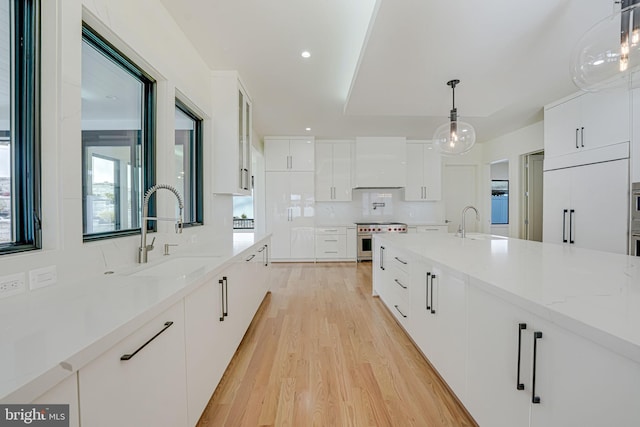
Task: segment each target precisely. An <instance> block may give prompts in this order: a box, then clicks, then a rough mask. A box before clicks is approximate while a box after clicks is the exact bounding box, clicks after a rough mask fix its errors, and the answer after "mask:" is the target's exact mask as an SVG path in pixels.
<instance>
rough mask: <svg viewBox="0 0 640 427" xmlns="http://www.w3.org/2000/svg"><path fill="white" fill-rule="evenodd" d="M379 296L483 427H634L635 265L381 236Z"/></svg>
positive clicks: (485, 239)
mask: <svg viewBox="0 0 640 427" xmlns="http://www.w3.org/2000/svg"><path fill="white" fill-rule="evenodd" d="M374 250H375V253H374V267H373V268H374V283H373V292H374V294H377V295H379V296H380V298H381V299H382V301H383V302H384V303H385V305H386V306H387V307H388V308H389V311H390V312H391V313H393V315H394V316H395V317H396V319H397V320H398V322H399V323H400V324H401V325H402V326H403V328H404V329H405V330H406V332H407V333H408V334H409V335H410V336H411V338H412V339H413V341H414V343H415V344H416V346H417V347H418V348H419V349H420V350H421V351H422V353H423V354H424V355H425V356H426V357H427V359H428V360H429V361H430V362H431V363H432V365H434V367H435V368H436V369H437V370H438V372H439V373H440V375H441V376H442V377H443V378H444V380H445V381H446V382H447V383H448V384H449V386H450V387H451V389H452V390H453V391H454V393H455V394H456V395H457V396H458V398H459V399H460V400H461V402H462V403H463V404H464V405H465V407H466V408H467V409H468V410H469V412H470V413H471V415H472V416H473V417H474V418H475V419H476V420H477V421H478V423H479V424H480V425H481V426H484V425H486V426H492V427H493V426H505V427H506V426H510V427H513V426H521V425H523V426H525V425H526V426H529V425H531V426H563V427H565V426H574V425H575V426H600V425H616V426H635V425H637V422H638V421H637V420H638V419H640V409H639V408H638V405H637V402H638V401H640V328H638V326H639V325H640V258H636V257H629V256H623V255H617V254H610V253H605V252H599V251H592V250H586V249H580V248H575V247H568V246H562V245H554V244H543V243H538V242H531V241H524V240H519V239H508V238H502V237H498V236H489V235H481V234H474V235H468V237H467V238H465V239H461V238H459V237H455V236H454V235H451V234H440V233H434V234H433V235H429V236H428V238H427V237H425V236H424V235H419V234H413V235H412V234H407V235H385V236H376V237H375V240H374Z"/></svg>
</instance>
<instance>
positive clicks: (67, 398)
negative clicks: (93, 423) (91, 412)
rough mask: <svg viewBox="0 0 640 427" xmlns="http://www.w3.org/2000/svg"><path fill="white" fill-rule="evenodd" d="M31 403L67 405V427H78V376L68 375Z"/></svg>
mask: <svg viewBox="0 0 640 427" xmlns="http://www.w3.org/2000/svg"><path fill="white" fill-rule="evenodd" d="M32 403H34V404H36V405H51V404H64V405H69V420H68V421H69V423H68V424H67V425H68V426H69V427H79V426H80V421H79V419H78V417H79V410H78V376H77V374H75V373H74V374H73V375H69V376H68V377H67V378H66V379H64V380H62V381H61V382H60V383H58V384H57V385H56V386H55V387H53V388H51V389H50V390H48V391H47V392H46V393H44V394H43V395H41V396H39V397H38V398H37V399H35V400H34V401H33V402H32Z"/></svg>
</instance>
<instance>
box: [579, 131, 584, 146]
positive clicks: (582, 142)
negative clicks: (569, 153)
mask: <svg viewBox="0 0 640 427" xmlns="http://www.w3.org/2000/svg"><path fill="white" fill-rule="evenodd" d="M580 145H581V146H582V148H584V127H581V128H580Z"/></svg>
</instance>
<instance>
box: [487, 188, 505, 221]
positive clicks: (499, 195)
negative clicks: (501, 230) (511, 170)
mask: <svg viewBox="0 0 640 427" xmlns="http://www.w3.org/2000/svg"><path fill="white" fill-rule="evenodd" d="M491 224H509V181H507V180H493V181H491Z"/></svg>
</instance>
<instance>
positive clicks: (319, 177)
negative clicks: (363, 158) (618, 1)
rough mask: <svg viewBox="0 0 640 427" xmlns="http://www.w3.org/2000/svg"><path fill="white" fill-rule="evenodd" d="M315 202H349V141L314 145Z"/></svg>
mask: <svg viewBox="0 0 640 427" xmlns="http://www.w3.org/2000/svg"><path fill="white" fill-rule="evenodd" d="M315 146H316V154H315V159H316V166H315V172H316V201H317V202H349V201H351V158H352V156H351V152H352V150H353V144H352V143H351V142H350V141H339V142H338V141H335V142H329V141H317V142H316V144H315Z"/></svg>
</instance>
